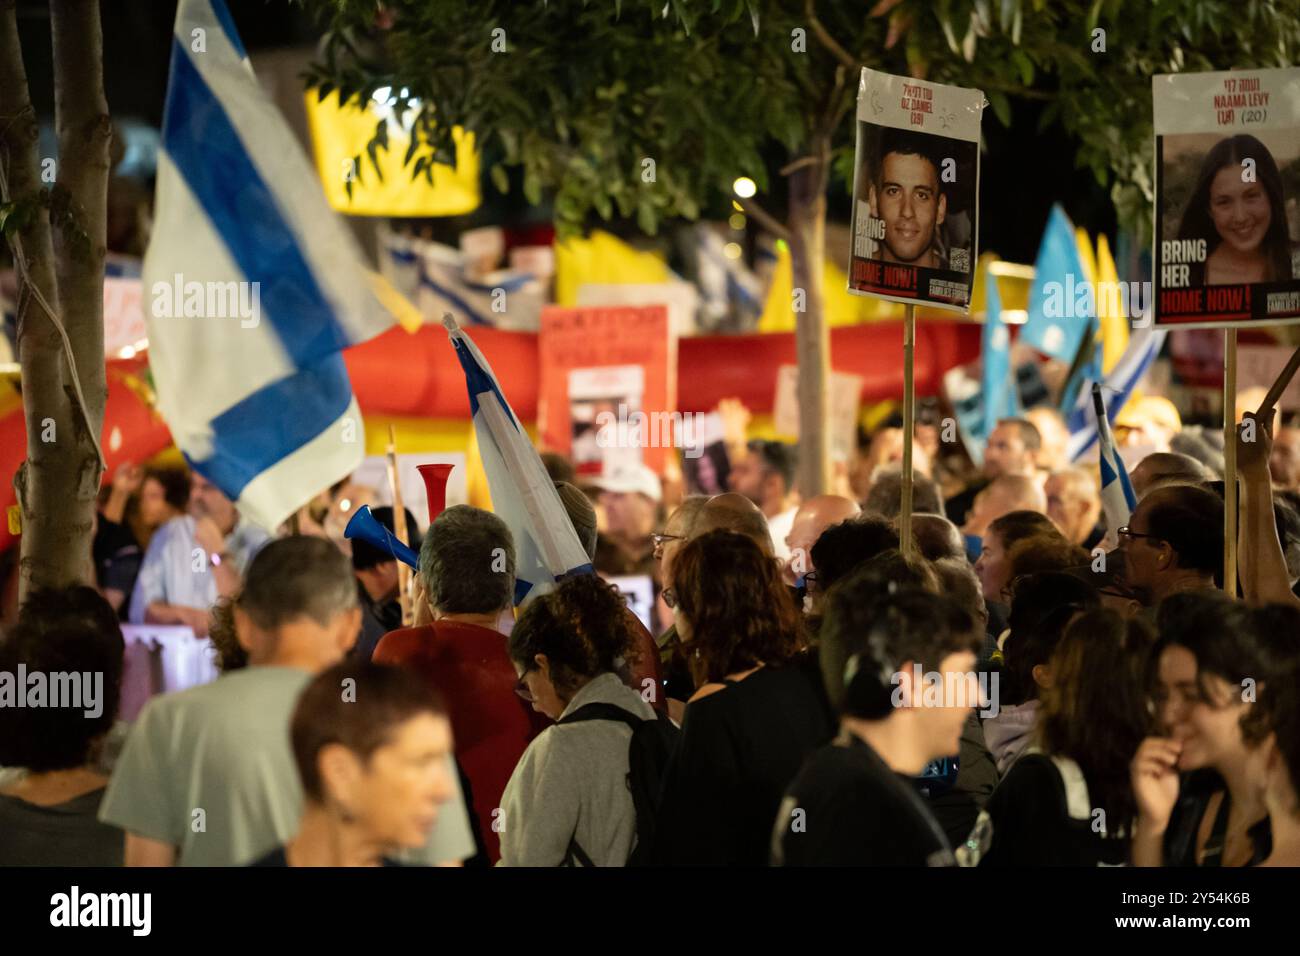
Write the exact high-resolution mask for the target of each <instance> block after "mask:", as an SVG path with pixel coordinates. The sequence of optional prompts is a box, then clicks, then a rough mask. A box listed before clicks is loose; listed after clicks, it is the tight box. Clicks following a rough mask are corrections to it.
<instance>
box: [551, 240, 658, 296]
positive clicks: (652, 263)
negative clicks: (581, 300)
mask: <svg viewBox="0 0 1300 956" xmlns="http://www.w3.org/2000/svg"><path fill="white" fill-rule="evenodd" d="M669 278H670V276H669V273H668V263H666V262H665V261H664V260H663V257H662V256H659V255H657V254H656V253H653V252H642V251H641V250H639V249H634V248H632V247H631V246H629V245H628V244H627V243H626V242H624V241H623V240H622V239H619V238H618V237H617V236H612V235H610V234H609V233H608V232H602V231H601V230H599V229H597V230H596V231H594V232H593V233H592V234H591V235H590V236H588V237H586V238H572V239H566V240H564V241H563V242H557V243H556V244H555V303H556V305H562V306H566V307H572V306H575V305H577V304H578V289H579V287H581V286H582V285H583V284H584V283H588V282H592V283H599V284H611V285H629V284H632V285H636V284H643V283H657V282H667V281H668V280H669Z"/></svg>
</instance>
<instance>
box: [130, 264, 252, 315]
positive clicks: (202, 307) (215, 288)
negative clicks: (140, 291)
mask: <svg viewBox="0 0 1300 956" xmlns="http://www.w3.org/2000/svg"><path fill="white" fill-rule="evenodd" d="M150 292H151V296H152V302H151V304H150V310H151V312H152V313H153V317H154V318H155V319H239V325H240V328H244V329H255V328H257V326H258V325H259V324H260V323H261V321H262V283H260V282H234V281H231V282H186V281H185V277H184V276H183V275H181V274H180V273H179V272H177V273H176V274H175V275H173V276H172V281H171V282H155V283H154V284H153V288H152V289H151V290H150Z"/></svg>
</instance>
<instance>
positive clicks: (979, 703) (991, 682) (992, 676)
mask: <svg viewBox="0 0 1300 956" xmlns="http://www.w3.org/2000/svg"><path fill="white" fill-rule="evenodd" d="M904 673H906V672H905V671H894V673H893V675H892V676H891V677H890V679H889V680H890V683H891V684H893V685H894V690H893V692H892V693H891V694H890V697H889V700H890V703H892V704H893V705H894V706H895V707H960V708H970V709H971V710H976V709H978V710H979V712H980V716H981V717H996V716H997V715H998V711H999V710H1000V709H1001V708H1000V707H999V705H998V679H999V675H998V674H997V672H996V671H994V672H991V673H990V672H989V671H980V672H978V673H972V672H970V671H967V672H965V673H959V672H957V671H944V672H943V673H940V672H939V671H924V672H923V671H922V670H921V665H920V664H913V665H912V670H911V678H912V693H911V695H910V697H909V698H908V699H907V700H904V699H903V688H902V681H903V675H904Z"/></svg>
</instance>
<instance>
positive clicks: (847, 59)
mask: <svg viewBox="0 0 1300 956" xmlns="http://www.w3.org/2000/svg"><path fill="white" fill-rule="evenodd" d="M804 13H805V14H806V15H807V17H808V25H809V26H811V27H812V30H813V34H814V35H815V36H816V37H817V41H818V42H819V43H821V45H822V46H824V47H826V49H827V50H829V51H830V52H831V53H832V54H834V56H835V58H836V59H837V60H839V61H840V62H841V63H843V64H844V65H845V66H846V67H848V68H849V69H850V70H853V71H855V72H856V71H857V70H859V69H861V68H862V64H860V63H859V62H858V61H857V60H855V59H854V58H853V55H852V54H850V53H849V51H848V50H846V49H844V47H842V46H840V44H839V41H837V40H836V39H835V38H834V37H833V36H831V34H830V31H829V30H827V29H826V27H825V26H824V25H823V24H822V22H821V21H820V20H818V19H817V12H816V11H815V10H814V9H813V0H804Z"/></svg>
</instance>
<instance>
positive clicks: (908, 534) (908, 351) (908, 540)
mask: <svg viewBox="0 0 1300 956" xmlns="http://www.w3.org/2000/svg"><path fill="white" fill-rule="evenodd" d="M915 352H916V306H915V305H912V304H910V303H909V304H907V305H905V306H903V500H902V504H901V510H900V511H899V515H898V538H899V549H900V550H901V551H902V552H903V554H904V555H910V554H911V553H912V438H913V435H914V433H915V431H916V425H915V422H914V421H913V416H914V414H915V406H916V380H915V375H914V371H915V366H914V359H915Z"/></svg>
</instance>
